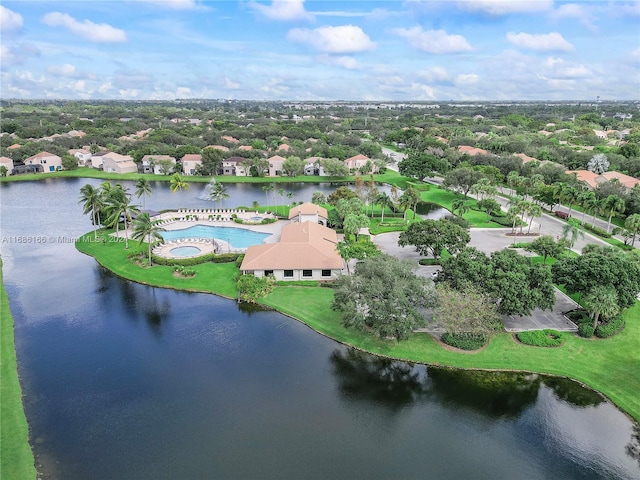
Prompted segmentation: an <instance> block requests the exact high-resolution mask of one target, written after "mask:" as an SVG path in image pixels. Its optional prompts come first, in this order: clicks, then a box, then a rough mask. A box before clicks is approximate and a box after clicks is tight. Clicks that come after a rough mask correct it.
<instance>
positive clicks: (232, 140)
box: [222, 135, 240, 144]
mask: <svg viewBox="0 0 640 480" xmlns="http://www.w3.org/2000/svg"><path fill="white" fill-rule="evenodd" d="M222 140H224V141H225V142H228V143H233V144H238V143H240V140H238V139H237V138H234V137H232V136H231V135H224V136H223V137H222Z"/></svg>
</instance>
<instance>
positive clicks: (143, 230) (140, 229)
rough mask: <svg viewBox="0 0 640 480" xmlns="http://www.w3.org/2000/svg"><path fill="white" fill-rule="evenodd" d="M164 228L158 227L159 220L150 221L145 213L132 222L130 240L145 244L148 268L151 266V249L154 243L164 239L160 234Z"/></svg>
mask: <svg viewBox="0 0 640 480" xmlns="http://www.w3.org/2000/svg"><path fill="white" fill-rule="evenodd" d="M164 230H165V229H164V228H162V227H161V226H160V220H151V217H150V216H149V214H148V213H147V212H144V213H141V214H140V215H138V216H137V217H136V219H135V220H134V221H133V233H132V234H131V238H132V239H133V240H139V245H142V242H144V241H146V242H147V251H148V254H149V266H151V247H152V246H153V245H154V244H155V243H156V242H163V241H164V238H163V237H162V235H161V234H160V232H164Z"/></svg>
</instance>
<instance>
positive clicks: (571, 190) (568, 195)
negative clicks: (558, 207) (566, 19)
mask: <svg viewBox="0 0 640 480" xmlns="http://www.w3.org/2000/svg"><path fill="white" fill-rule="evenodd" d="M563 185H564V187H563V188H562V191H561V197H560V200H561V201H562V202H569V216H571V209H572V207H573V204H574V203H575V202H577V201H578V197H579V196H580V191H579V190H578V189H577V188H576V187H573V186H571V185H567V184H566V183H565V184H563Z"/></svg>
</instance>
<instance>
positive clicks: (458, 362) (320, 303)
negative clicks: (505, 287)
mask: <svg viewBox="0 0 640 480" xmlns="http://www.w3.org/2000/svg"><path fill="white" fill-rule="evenodd" d="M87 236H89V237H92V236H93V232H89V233H87V234H85V235H84V236H82V237H80V239H79V240H78V242H76V248H77V249H78V251H80V252H81V253H84V254H86V255H89V256H91V257H93V258H94V259H95V260H96V262H97V263H98V264H99V265H101V266H102V267H103V268H106V269H107V270H109V271H110V272H112V273H113V274H115V275H116V276H118V277H120V278H123V279H126V280H130V281H134V282H136V283H140V284H143V285H147V286H153V287H159V288H170V289H174V290H178V291H186V292H193V293H209V294H214V295H218V296H220V297H223V298H226V299H231V300H235V296H234V295H231V294H229V293H227V294H225V293H224V292H222V291H216V290H215V288H195V287H193V286H189V285H188V283H189V282H188V281H185V279H180V280H178V281H175V282H171V283H172V284H162V283H160V282H158V281H154V280H153V279H151V278H150V275H149V273H150V271H151V269H143V268H142V267H137V269H138V271H137V273H138V275H131V274H127V273H128V272H125V271H123V270H122V269H121V270H118V269H116V268H115V266H116V265H122V262H127V263H129V264H130V261H129V260H128V259H127V258H126V254H128V253H131V252H132V251H134V250H133V249H131V248H130V249H129V250H128V251H125V250H124V248H122V246H121V245H120V250H122V251H123V252H122V254H121V255H120V259H115V260H114V259H111V260H112V261H111V262H110V261H108V260H109V259H108V258H105V257H104V256H101V255H100V254H101V253H102V252H101V248H102V247H104V246H103V245H102V243H101V242H97V243H96V242H93V241H82V239H83V238H86V237H87ZM91 246H94V247H97V248H91ZM115 248H117V244H116V245H115V246H114V247H112V249H115ZM134 248H135V247H134ZM223 265H224V264H223ZM198 267H200V268H201V269H202V268H211V267H212V265H211V264H205V265H199V266H198ZM234 267H235V265H234ZM152 268H153V269H156V270H155V271H154V273H155V272H160V271H161V269H169V270H170V267H163V266H159V265H158V266H153V267H152ZM177 283H186V285H183V286H179V285H177ZM292 292H294V293H292ZM332 296H333V291H332V290H331V289H328V288H323V287H301V286H278V287H276V289H275V290H274V291H273V292H272V293H271V294H270V295H269V296H268V297H267V298H265V299H263V300H262V301H260V302H259V303H260V304H261V305H263V306H267V307H269V308H271V309H273V310H274V311H277V312H278V313H281V314H283V315H285V316H287V317H289V318H291V319H293V320H296V321H298V322H300V323H303V324H304V325H306V326H307V327H309V328H310V329H311V330H313V331H314V332H316V333H319V334H320V335H323V336H325V337H327V338H329V339H331V340H333V341H336V342H338V343H340V344H343V345H346V346H349V347H352V348H356V349H358V350H361V351H363V352H367V353H370V354H373V355H378V356H382V357H386V358H390V359H394V360H400V361H406V362H411V363H420V364H424V365H432V366H439V367H449V368H458V369H468V370H486V371H512V372H527V373H537V374H543V375H550V376H557V377H563V378H568V379H571V380H573V381H576V382H578V383H579V384H581V385H583V386H586V387H588V388H590V389H592V390H595V391H596V392H598V393H599V394H601V395H602V396H603V397H605V398H607V399H608V400H609V401H610V402H611V403H612V404H614V405H616V407H618V408H619V409H620V410H621V411H622V412H624V413H625V414H626V415H628V416H629V417H630V418H631V419H632V420H634V421H635V422H640V399H639V398H637V391H638V389H639V388H636V387H637V386H639V385H640V374H636V376H638V379H637V380H636V379H633V378H631V379H628V381H627V382H618V381H616V380H615V376H613V377H614V379H613V380H612V379H611V375H602V374H601V369H600V368H596V367H598V366H599V367H603V368H605V370H611V368H612V367H613V366H617V367H618V368H619V369H620V368H621V369H622V370H624V371H625V373H627V374H628V375H629V376H630V375H632V372H633V368H629V365H628V364H625V365H618V364H617V363H616V360H617V359H616V358H612V359H609V360H610V361H609V362H603V363H605V365H597V366H594V368H593V369H592V371H588V370H587V369H586V368H583V370H582V371H572V370H573V365H574V364H575V362H572V361H571V358H572V357H573V356H574V355H575V356H576V357H582V358H585V357H587V358H588V357H589V356H590V354H593V352H591V351H590V350H594V351H599V350H598V348H597V347H598V346H602V349H604V347H606V346H609V347H611V345H612V343H613V344H614V346H613V348H617V346H616V345H615V343H620V342H621V340H620V339H624V340H625V341H627V342H628V341H629V340H633V339H634V338H640V323H639V322H638V321H637V320H638V319H640V302H637V303H636V305H635V306H634V307H631V308H630V309H628V310H627V312H625V316H626V317H627V318H626V320H627V328H626V329H625V332H623V333H621V334H620V335H619V336H617V337H613V338H612V339H608V340H599V341H598V342H589V341H588V340H585V339H581V338H577V337H572V338H570V339H569V341H567V343H566V344H565V345H563V346H562V347H559V348H554V349H539V348H537V349H536V352H535V355H531V353H532V352H533V351H532V350H529V349H531V348H535V347H531V346H528V345H522V344H519V343H517V342H515V341H514V340H513V338H512V335H510V334H508V333H504V334H499V335H497V336H495V337H494V338H492V340H491V342H490V343H489V345H488V346H487V347H486V349H484V350H481V351H478V352H474V353H472V354H469V353H468V352H465V353H459V352H454V351H450V350H446V349H444V348H442V347H441V346H440V345H439V344H438V343H437V342H436V340H434V339H433V338H432V337H431V336H430V335H428V334H420V333H418V334H415V335H414V336H413V337H412V338H411V339H409V340H407V341H406V342H401V343H393V344H391V343H388V342H384V341H382V340H379V339H376V338H372V337H370V336H367V335H365V334H363V333H361V332H354V331H350V330H347V329H345V328H344V327H343V326H342V323H341V321H340V319H339V314H337V313H336V312H334V311H332V310H331V304H330V297H331V298H332ZM292 297H293V298H296V299H298V300H299V299H300V298H304V301H303V302H300V301H298V302H291V301H290V299H291V298H292ZM301 304H304V305H301ZM292 305H293V306H292ZM632 318H633V319H634V320H635V321H633V322H632ZM616 339H617V340H616ZM550 350H551V351H553V352H550ZM585 350H588V351H585ZM558 352H561V353H560V354H558ZM599 353H600V356H602V354H603V353H605V354H606V352H601V351H599ZM514 354H515V355H514ZM560 356H561V357H562V358H558V357H560ZM604 360H607V358H605V359H604ZM629 360H631V359H629ZM506 362H508V363H509V364H506ZM536 363H539V364H540V365H539V366H536ZM639 363H640V362H639ZM587 365H591V364H590V363H587ZM576 368H577V369H578V370H580V368H579V366H578V367H576ZM590 377H593V378H590Z"/></svg>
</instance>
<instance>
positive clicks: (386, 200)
mask: <svg viewBox="0 0 640 480" xmlns="http://www.w3.org/2000/svg"><path fill="white" fill-rule="evenodd" d="M375 204H376V205H380V209H381V214H380V223H384V211H385V209H386V208H387V207H391V206H392V205H393V200H391V197H390V196H389V195H387V194H386V192H381V193H379V194H378V196H377V197H376V199H375Z"/></svg>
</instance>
